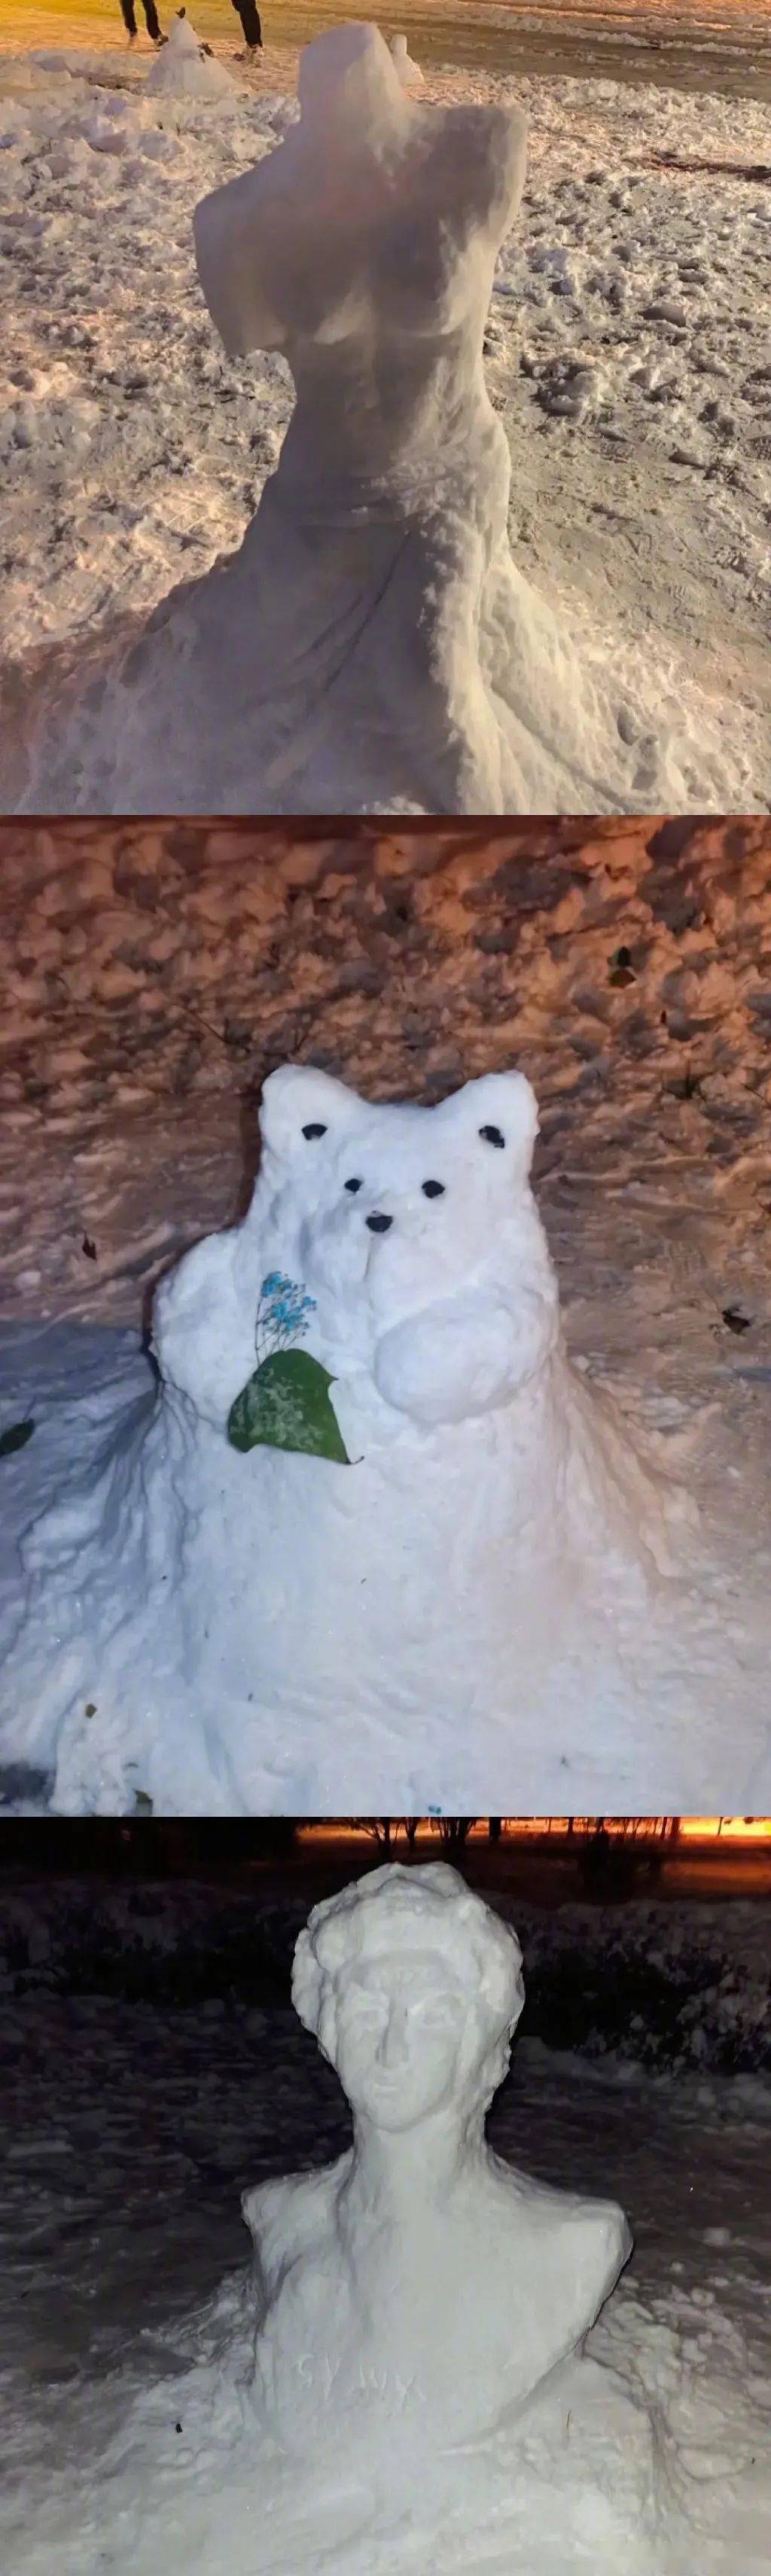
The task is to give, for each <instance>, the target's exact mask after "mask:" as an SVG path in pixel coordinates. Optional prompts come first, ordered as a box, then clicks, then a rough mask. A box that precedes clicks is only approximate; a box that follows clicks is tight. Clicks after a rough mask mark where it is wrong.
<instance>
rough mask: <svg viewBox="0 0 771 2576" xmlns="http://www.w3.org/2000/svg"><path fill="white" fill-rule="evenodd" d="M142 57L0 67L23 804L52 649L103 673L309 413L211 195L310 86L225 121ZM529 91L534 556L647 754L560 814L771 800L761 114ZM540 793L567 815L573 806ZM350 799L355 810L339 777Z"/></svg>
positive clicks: (512, 410) (527, 423) (524, 282)
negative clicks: (219, 312) (145, 78)
mask: <svg viewBox="0 0 771 2576" xmlns="http://www.w3.org/2000/svg"><path fill="white" fill-rule="evenodd" d="M165 50H167V49H165ZM160 59H161V60H162V59H163V57H161V58H160ZM133 68H134V67H133V65H132V66H131V67H130V68H126V67H124V65H123V64H122V63H120V62H119V61H118V60H117V59H116V58H115V57H114V56H113V57H112V58H108V57H105V58H104V61H103V62H102V63H101V64H100V62H99V59H98V58H90V59H89V58H81V59H80V60H79V58H78V57H75V56H69V57H68V58H67V62H66V65H65V66H64V68H62V67H61V66H60V68H59V69H58V70H54V69H53V68H52V65H51V58H50V57H46V60H45V65H43V66H41V64H40V63H39V61H38V62H36V60H35V59H34V58H33V59H32V60H29V59H23V58H16V59H14V58H13V57H9V56H5V57H4V58H3V59H2V68H1V70H0V93H1V97H2V116H1V119H0V121H1V122H2V128H3V133H2V138H1V139H2V141H3V143H4V147H5V148H4V150H3V154H2V162H1V164H0V167H1V168H2V174H3V182H4V184H5V185H6V186H7V191H8V202H7V210H6V212H5V214H4V215H3V217H2V220H1V221H0V247H1V248H2V250H3V252H4V255H5V258H6V259H7V260H8V261H9V262H11V263H12V265H13V273H14V280H15V288H16V293H15V311H14V317H13V324H12V344H11V352H10V399H9V401H8V403H7V407H6V410H5V413H4V415H3V419H2V423H0V451H1V452H2V461H3V468H4V482H5V498H4V510H3V518H4V526H5V529H6V532H7V533H6V537H5V548H6V585H5V635H6V648H5V649H6V657H7V658H8V657H10V661H11V662H12V664H13V665H14V668H13V670H12V671H11V672H10V675H9V678H8V687H7V691H6V714H5V728H4V755H3V757H4V768H5V782H6V783H5V787H4V798H5V804H6V810H7V809H8V808H13V807H14V806H15V805H16V804H17V802H19V801H20V800H21V801H24V799H25V786H24V762H23V760H22V761H21V765H20V764H19V759H18V757H17V753H18V748H19V735H20V732H22V731H23V730H24V728H25V727H26V724H27V720H28V716H29V712H30V707H31V704H32V701H33V699H34V698H35V695H36V692H37V691H38V690H39V688H40V687H42V686H43V684H44V683H45V686H46V687H47V686H48V679H49V678H51V676H52V674H53V671H54V667H55V668H56V673H57V686H58V676H59V663H58V660H57V659H56V655H57V651H58V648H59V647H61V648H62V652H63V655H64V661H65V663H66V664H67V667H68V668H70V669H71V667H72V662H73V654H75V656H76V657H77V663H78V668H79V669H80V667H81V656H82V655H83V652H84V648H86V651H87V655H88V657H89V668H91V665H92V660H93V655H94V652H96V658H97V661H98V660H99V658H100V655H101V653H102V647H103V645H105V644H109V643H110V641H111V639H112V642H113V643H115V642H117V640H118V635H119V632H120V633H121V634H123V633H127V632H129V631H130V632H131V633H135V632H136V631H137V628H136V621H137V620H140V621H141V620H142V619H143V618H144V617H145V616H146V614H147V612H148V611H149V610H152V609H153V608H155V607H157V606H158V605H159V603H160V602H161V601H162V599H163V598H164V596H165V595H166V594H167V593H168V591H169V588H170V586H171V585H173V584H174V583H176V582H178V581H179V580H180V579H189V578H190V576H191V575H193V576H198V575H199V574H202V573H204V572H205V571H206V570H207V569H208V567H209V566H210V565H211V563H212V561H213V560H214V559H215V557H216V556H217V555H218V554H219V553H220V552H221V551H222V550H223V549H229V548H232V547H233V546H235V545H236V544H237V543H238V541H239V539H240V538H241V536H242V534H243V530H244V526H245V523H246V521H247V520H248V518H249V516H250V513H251V512H252V511H253V510H254V508H255V506H256V504H257V502H258V500H259V496H260V492H261V490H262V486H263V483H264V481H265V478H266V475H268V474H270V473H271V472H272V471H273V469H274V467H275V464H276V461H277V457H278V454H279V450H280V447H281V442H282V439H283V435H284V432H285V429H286V426H287V423H288V419H289V414H290V408H291V392H290V385H289V379H288V374H287V369H286V364H285V360H284V358H283V357H282V356H281V355H280V354H275V355H274V354H271V352H270V351H268V353H267V355H264V356H260V357H257V356H256V355H253V356H251V357H250V358H249V359H247V360H233V359H229V358H225V357H223V355H222V353H221V351H219V350H218V345H217V341H216V338H215V336H214V334H213V332H212V328H211V325H210V323H209V321H208V320H207V317H206V314H205V310H204V308H203V304H202V299H201V294H200V288H199V285H198V282H197V279H196V276H195V268H194V259H193V240H192V215H193V211H194V208H195V206H196V204H197V203H198V202H199V200H200V199H201V197H203V196H204V195H205V194H206V193H207V190H211V189H212V188H213V187H215V186H216V185H218V184H219V183H221V182H222V181H223V180H227V179H228V178H229V177H230V176H231V175H233V176H234V175H236V174H237V173H239V172H242V171H246V170H247V169H248V168H249V167H250V166H252V165H253V164H254V162H255V161H258V162H260V163H261V162H262V159H263V158H264V155H265V154H266V153H267V152H269V151H271V150H272V149H274V147H275V143H276V140H277V138H278V137H279V136H280V135H281V133H282V132H283V131H284V130H286V128H287V126H291V123H292V120H293V119H294V117H295V116H296V101H294V100H293V99H291V98H288V97H284V98H278V97H276V96H272V95H271V94H270V93H266V92H265V91H264V90H261V91H260V92H258V93H256V94H255V92H254V87H253V84H251V82H250V83H249V84H248V93H247V89H245V87H244V85H243V83H242V84H241V86H239V87H238V88H237V89H236V90H234V92H233V96H234V99H235V102H236V104H235V107H234V109H233V113H232V114H231V112H230V108H229V106H228V112H227V114H226V115H225V114H223V115H218V114H217V113H216V110H214V109H213V108H212V106H211V105H206V106H205V107H200V106H198V105H197V104H196V103H195V102H194V101H193V102H188V101H185V100H184V99H180V98H176V97H175V98H173V99H166V98H162V99H158V98H155V99H153V98H152V97H150V98H148V96H147V93H146V90H145V91H144V92H142V93H140V90H139V87H138V84H137V81H136V80H135V79H134V78H133ZM158 68H160V62H159V66H158ZM504 95H505V85H504V84H503V83H502V82H501V81H500V80H499V79H495V78H494V77H491V76H483V75H481V74H468V75H461V74H450V73H440V74H432V76H431V78H430V80H429V81H428V82H427V86H426V90H425V92H422V93H421V99H423V98H425V99H426V100H431V99H433V100H438V101H440V102H442V103H450V102H452V103H455V102H460V101H463V100H466V99H471V100H474V99H477V100H480V101H482V100H486V101H491V102H492V101H496V100H498V99H500V98H502V97H503V96H504ZM521 102H522V104H523V105H524V106H525V108H526V110H527V113H528V117H529V123H530V140H529V177H528V185H527V192H526V197H525V201H524V206H523V209H522V212H521V215H520V217H519V218H518V220H517V223H516V225H515V229H514V231H513V233H512V234H511V236H510V238H509V240H508V241H507V242H506V243H505V245H504V248H503V250H502V252H501V255H500V259H499V262H498V269H497V274H496V279H495V284H494V289H493V296H492V306H491V314H490V319H489V322H488V327H487V333H486V380H487V388H488V393H489V395H490V398H491V401H492V405H493V410H494V412H495V413H497V414H499V415H500V418H501V420H502V421H503V425H504V427H505V429H506V433H507V437H508V441H509V447H510V451H511V457H512V467H513V475H512V493H513V499H512V507H511V513H510V535H511V542H512V547H513V554H514V561H515V565H516V568H517V572H518V574H521V575H522V576H523V577H524V579H525V581H526V582H528V583H530V584H532V586H533V588H534V591H535V593H536V595H537V596H538V597H540V598H541V600H542V601H543V602H544V603H545V604H546V606H547V607H548V609H549V610H550V611H552V612H554V614H555V615H556V619H557V625H558V628H559V630H560V632H561V633H562V634H563V635H564V636H566V637H567V638H568V639H569V641H570V646H571V650H573V651H574V652H575V654H576V656H577V659H578V664H579V666H580V668H581V670H582V672H583V674H584V678H585V682H586V686H587V688H590V687H591V685H596V686H597V687H598V688H599V690H600V693H602V691H603V690H607V689H608V688H609V687H610V688H611V690H612V695H613V702H614V704H615V705H616V706H617V708H620V709H621V715H622V719H623V721H622V726H621V733H620V735H619V734H617V736H616V742H617V748H618V746H619V744H623V741H624V724H626V726H627V728H628V729H630V731H631V740H632V742H633V743H636V750H635V754H634V759H633V760H632V762H631V768H630V776H629V778H628V779H627V780H626V781H625V783H624V785H623V786H622V787H621V788H620V789H619V791H618V793H616V790H615V789H614V788H613V786H612V784H611V785H608V784H607V781H606V792H603V790H602V786H601V785H600V788H599V790H598V787H597V785H596V783H595V786H594V791H593V793H592V792H590V790H589V789H586V790H585V791H584V792H582V791H581V787H580V782H579V783H576V781H575V780H574V781H573V787H572V792H571V793H570V795H569V796H567V795H566V793H565V790H564V780H563V787H562V792H561V794H559V795H558V794H556V792H555V794H554V795H553V797H552V800H551V801H552V805H556V807H557V809H558V810H559V808H560V806H563V807H564V805H565V804H566V803H567V804H568V805H569V806H574V807H576V808H580V807H581V806H582V805H583V806H584V807H585V808H588V810H590V811H591V810H599V809H600V808H603V809H604V808H606V807H607V808H608V809H610V808H612V807H613V806H614V804H620V806H621V807H622V808H623V807H624V806H625V805H627V804H629V805H634V804H635V802H636V803H637V804H638V806H639V808H640V809H641V810H645V808H646V806H647V808H648V810H650V808H651V806H657V807H659V808H660V807H661V805H662V804H663V805H666V804H669V805H670V806H678V805H679V804H681V803H682V804H683V805H684V806H690V807H694V806H695V807H696V808H697V809H698V810H702V811H710V810H715V811H719V810H721V808H723V809H725V808H732V809H733V810H734V811H736V810H739V811H742V810H743V811H752V810H756V809H761V810H764V809H765V807H766V805H767V804H768V802H769V798H770V797H771V716H770V714H769V690H768V655H767V648H766V636H767V620H768V549H767V526H766V519H767V512H768V506H769V484H768V455H767V449H768V399H769V378H768V352H767V345H766V339H767V335H766V331H765V323H764V314H765V310H766V306H767V298H768V273H769V232H768V224H769V205H768V190H767V187H766V186H765V184H764V181H763V177H762V168H763V155H764V152H766V150H767V126H768V114H767V110H766V109H765V108H764V107H763V106H762V105H756V104H755V103H753V102H752V101H742V102H735V101H728V100H725V99H721V98H719V97H710V96H705V97H702V98H699V99H698V100H694V99H691V98H689V99H683V98H682V97H680V96H677V95H676V94H674V93H666V92H661V91H652V90H646V89H644V88H636V89H635V90H634V91H633V92H632V91H629V90H625V89H622V88H620V87H615V86H614V85H613V84H611V83H605V82H582V83H580V84H578V85H576V84H575V83H574V82H568V81H549V82H546V81H544V82H541V81H537V80H535V79H531V80H526V81H524V82H523V83H522V84H521ZM566 161H567V162H568V163H569V172H570V175H569V176H568V175H566V170H565V164H566ZM753 172H759V173H760V174H761V175H759V176H756V177H753V175H752V174H753ZM716 190H719V197H718V201H717V209H716ZM65 243H66V258H63V251H64V247H65ZM139 243H141V261H139V262H138V260H137V248H138V244H139ZM630 496H631V501H630ZM52 654H53V655H54V662H52V659H51V656H52ZM82 667H83V669H85V662H84V663H83V665H82ZM46 675H47V676H46ZM264 678H265V675H264V674H263V673H262V671H261V667H260V665H259V657H258V662H257V665H256V666H255V680H256V681H257V682H258V683H259V684H260V685H264ZM624 707H626V709H627V713H626V716H625V717H624V714H623V710H624ZM636 710H638V711H639V712H636ZM210 748H211V758H212V763H213V766H212V768H211V770H210V773H209V784H210V787H211V791H212V792H211V794H210V795H206V794H205V793H204V789H205V785H206V777H205V775H203V776H202V777H201V776H199V777H198V778H197V780H196V782H195V794H193V793H192V790H191V799H190V803H191V807H192V809H193V810H195V806H196V804H197V806H198V810H202V808H205V807H207V806H208V807H209V809H211V806H212V804H213V805H214V806H215V809H216V808H221V809H223V810H237V808H238V804H239V799H240V797H241V787H240V786H238V785H236V787H235V789H234V790H233V792H232V793H231V794H230V795H229V794H228V793H227V788H226V783H225V782H223V780H222V778H221V777H220V774H219V770H218V768H217V758H218V757H219V756H220V755H221V750H222V746H221V744H220V745H219V747H218V746H216V745H215V744H214V743H212V745H211V746H210ZM627 750H629V745H628V746H627ZM643 750H644V752H645V761H647V763H648V769H647V773H646V779H645V780H643V779H642V777H640V781H639V787H636V786H635V783H634V778H633V777H632V775H631V771H632V769H634V768H635V764H636V767H637V769H639V768H640V761H641V758H642V753H643ZM672 758H674V760H675V770H676V772H677V777H678V778H679V779H680V780H682V781H684V782H685V783H684V784H683V786H682V788H680V789H678V790H677V792H675V789H674V787H672V786H671V784H670V788H669V789H668V785H667V781H668V778H669V779H670V782H671V778H672V776H673V775H674V773H673V772H672V768H671V763H672ZM668 764H669V767H668ZM629 765H630V764H629V760H628V759H627V766H628V767H629ZM644 765H645V762H643V766H644ZM608 775H609V773H608ZM241 784H242V785H243V782H242V783H241ZM215 786H216V789H217V792H216V794H215V793H214V790H215ZM60 787H61V782H60ZM70 787H71V791H72V792H71V794H70V795H69V797H66V796H65V797H62V795H61V793H59V794H58V795H57V796H54V797H53V798H52V807H53V808H55V807H56V805H57V803H62V802H63V803H64V804H65V805H68V804H69V805H70V806H71V807H73V806H76V805H77V803H78V801H79V800H78V783H77V778H72V779H71V780H70ZM531 789H532V782H531ZM102 801H103V800H102V798H101V796H97V797H96V803H97V805H98V804H99V803H100V802H102ZM124 801H125V800H124ZM130 801H135V802H136V803H141V797H140V796H139V795H137V798H136V799H135V800H130ZM178 801H179V802H180V804H182V805H184V803H185V798H184V794H182V795H181V796H180V798H179V800H178ZM244 801H245V802H247V803H250V804H252V805H259V804H260V803H261V804H262V806H263V809H264V810H271V808H272V810H280V803H281V791H280V789H277V790H276V791H275V793H274V794H271V793H270V792H269V791H267V790H266V792H265V794H264V795H263V796H262V798H261V797H260V796H259V795H258V793H257V790H256V783H255V782H254V781H252V782H250V793H249V795H248V797H246V796H244ZM296 801H297V802H298V803H300V804H301V802H302V798H301V796H300V795H298V796H297V798H296ZM379 801H380V800H379V797H378V795H377V794H375V795H374V797H373V799H372V802H373V803H375V804H377V803H378V802H379ZM382 801H383V803H386V802H388V801H391V800H389V799H388V797H387V796H384V798H383V800H382ZM398 801H399V800H398V799H397V802H398ZM402 801H403V802H406V803H407V804H408V805H409V804H410V802H411V801H412V803H413V804H414V805H415V807H416V809H419V807H420V802H421V799H420V793H419V792H418V793H417V795H415V794H412V796H411V791H410V789H409V784H408V787H407V791H406V795H405V797H404V799H403V800H402ZM38 802H39V803H40V804H41V805H43V806H45V805H46V799H45V796H43V795H40V796H39V798H38ZM86 802H88V799H87V798H86ZM523 802H524V804H525V806H528V805H529V806H530V807H531V809H533V808H535V807H536V806H537V805H538V804H539V803H540V804H541V806H542V807H544V806H545V807H546V808H549V803H550V792H549V790H548V788H544V787H543V784H542V788H541V792H540V794H539V793H538V791H537V788H536V791H535V792H531V794H530V796H529V797H528V796H525V797H524V799H523ZM33 803H34V799H33ZM323 803H324V799H323V797H322V798H318V797H315V798H314V799H312V805H311V807H309V808H308V810H312V808H313V806H315V805H319V806H321V805H323ZM326 810H339V800H337V804H336V800H335V797H334V794H333V787H332V784H330V785H329V791H328V796H327V799H326Z"/></svg>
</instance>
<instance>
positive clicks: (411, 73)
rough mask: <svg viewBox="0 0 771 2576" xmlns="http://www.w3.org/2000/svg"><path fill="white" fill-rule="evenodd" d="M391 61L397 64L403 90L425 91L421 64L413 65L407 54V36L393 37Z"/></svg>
mask: <svg viewBox="0 0 771 2576" xmlns="http://www.w3.org/2000/svg"><path fill="white" fill-rule="evenodd" d="M391 60H392V62H394V63H395V65H396V69H397V72H398V74H399V79H400V81H401V85H402V89H425V86H426V84H425V81H424V78H423V74H422V71H421V69H420V65H419V63H413V62H411V60H410V56H409V54H408V52H407V38H406V36H392V37H391Z"/></svg>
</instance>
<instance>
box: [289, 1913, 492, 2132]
mask: <svg viewBox="0 0 771 2576" xmlns="http://www.w3.org/2000/svg"><path fill="white" fill-rule="evenodd" d="M471 2013H472V2006H471V2000H470V1997H469V1994H468V1991H467V1990H466V1991H465V1992H464V1990H463V1988H462V1986H461V1984H460V1982H459V1980H458V1979H457V1978H456V1977H455V1976H454V1975H453V1972H452V1968H451V1967H449V1966H448V1965H447V1963H446V1962H445V1961H444V1960H443V1959H442V1958H441V1957H440V1955H439V1953H438V1951H434V1950H428V1949H420V1948H418V1947H416V1948H415V1949H414V1950H409V1951H404V1952H398V1951H396V1952H394V1951H393V1950H392V1951H390V1952H388V1951H383V1952H381V1953H380V1954H376V1955H374V1956H372V1957H369V1958H366V1957H365V1958H362V1959H359V1960H356V1961H355V1962H352V1964H351V1966H350V1967H349V1968H347V1969H344V1970H343V1971H342V1972H341V1973H340V1975H339V1976H338V1978H337V1979H336V1980H335V1987H334V1992H333V1994H332V1995H330V1996H329V1998H328V1999H327V2000H326V2001H325V2004H324V2006H323V2008H322V2017H321V2025H320V2031H319V2037H320V2039H321V2044H322V2047H323V2048H324V2050H325V2052H326V2054H327V2056H329V2057H330V2058H331V2059H332V2062H333V2064H334V2065H335V2066H336V2068H337V2072H338V2075H339V2077H340V2081H341V2083H342V2085H343V2086H344V2089H345V2092H346V2093H347V2095H348V2099H349V2102H350V2103H351V2107H352V2109H353V2110H354V2111H355V2112H358V2113H359V2115H360V2116H362V2117H364V2118H366V2119H369V2120H371V2121H372V2123H373V2125H374V2126H375V2127H377V2128H380V2129H390V2130H400V2129H410V2128H413V2127H414V2126H415V2124H416V2123H417V2122H419V2121H421V2120H424V2119H426V2118H428V2117H429V2116H430V2114H431V2113H432V2112H433V2111H436V2110H438V2109H439V2108H440V2107H441V2105H442V2104H443V2103H444V2102H446V2101H448V2100H449V2099H450V2098H451V2097H453V2098H455V2097H456V2095H457V2092H458V2084H459V2055H460V2053H461V2048H462V2041H463V2036H464V2033H465V2032H466V2031H467V2026H468V2022H469V2017H470V2015H471Z"/></svg>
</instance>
